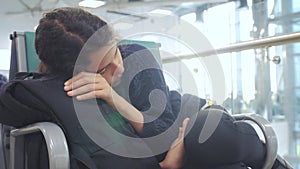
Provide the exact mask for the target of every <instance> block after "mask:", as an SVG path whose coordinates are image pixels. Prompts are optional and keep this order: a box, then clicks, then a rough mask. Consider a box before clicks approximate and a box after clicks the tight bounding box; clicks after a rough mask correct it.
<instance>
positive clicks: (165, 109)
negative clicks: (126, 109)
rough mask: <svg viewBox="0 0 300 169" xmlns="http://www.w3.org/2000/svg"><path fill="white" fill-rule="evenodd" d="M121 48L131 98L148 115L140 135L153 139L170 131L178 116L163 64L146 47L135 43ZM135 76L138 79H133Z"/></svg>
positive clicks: (132, 102) (133, 103) (131, 101)
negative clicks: (170, 95)
mask: <svg viewBox="0 0 300 169" xmlns="http://www.w3.org/2000/svg"><path fill="white" fill-rule="evenodd" d="M120 49H121V53H122V57H123V62H124V67H125V70H126V71H125V72H126V73H124V78H123V79H122V81H123V80H124V81H126V82H124V81H123V83H125V84H130V85H129V92H128V94H129V98H128V99H129V100H130V103H131V104H132V105H133V106H134V107H136V108H137V109H138V110H139V111H141V112H142V114H143V116H144V121H145V123H144V127H143V130H142V132H141V133H140V136H141V137H150V136H155V135H157V134H160V133H162V132H164V131H166V130H167V129H168V128H169V127H170V126H171V125H172V124H173V123H174V121H175V120H176V117H175V115H174V113H173V112H172V106H171V101H170V97H169V90H168V87H167V85H166V83H165V79H164V76H163V72H162V70H161V68H160V66H159V64H158V63H157V61H156V60H155V57H154V56H153V54H152V53H151V52H150V51H149V50H148V49H146V48H145V47H143V46H140V45H136V44H132V45H127V46H126V47H125V48H122V47H121V48H120ZM131 75H135V76H134V77H133V78H131ZM128 79H130V80H128ZM127 81H128V82H127ZM126 97H127V96H126Z"/></svg>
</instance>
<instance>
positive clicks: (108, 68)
mask: <svg viewBox="0 0 300 169" xmlns="http://www.w3.org/2000/svg"><path fill="white" fill-rule="evenodd" d="M87 69H88V71H90V72H96V73H99V74H101V75H102V76H103V77H104V78H105V79H106V81H107V82H108V83H109V84H110V85H111V86H116V85H118V84H119V83H120V81H121V77H122V74H123V72H124V66H123V60H122V56H121V53H120V50H119V48H118V46H117V44H116V43H115V42H113V43H109V45H107V46H104V47H101V48H100V49H98V50H97V51H95V52H93V53H91V55H90V64H89V65H88V68H87Z"/></svg>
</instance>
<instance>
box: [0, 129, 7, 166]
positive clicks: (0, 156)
mask: <svg viewBox="0 0 300 169" xmlns="http://www.w3.org/2000/svg"><path fill="white" fill-rule="evenodd" d="M4 149H5V145H4V132H3V130H2V124H0V169H6V160H5V154H4V151H5V150H4Z"/></svg>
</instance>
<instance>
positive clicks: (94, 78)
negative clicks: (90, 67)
mask: <svg viewBox="0 0 300 169" xmlns="http://www.w3.org/2000/svg"><path fill="white" fill-rule="evenodd" d="M64 85H65V86H64V90H65V91H66V92H67V95H68V96H74V97H76V99H78V100H88V99H94V98H101V99H103V100H105V101H106V102H108V103H109V104H112V105H111V106H113V107H114V104H113V99H112V97H113V94H116V93H115V91H114V90H113V89H112V87H111V86H110V84H109V83H108V82H107V81H106V80H105V78H104V77H103V76H102V75H100V74H99V73H89V72H81V73H79V74H78V75H76V76H74V77H72V78H71V79H69V80H67V81H66V82H65V83H64Z"/></svg>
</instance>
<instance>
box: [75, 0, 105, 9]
mask: <svg viewBox="0 0 300 169" xmlns="http://www.w3.org/2000/svg"><path fill="white" fill-rule="evenodd" d="M105 3H106V2H104V1H97V0H84V1H81V2H79V6H82V7H87V8H98V7H100V6H103V5H105Z"/></svg>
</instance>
